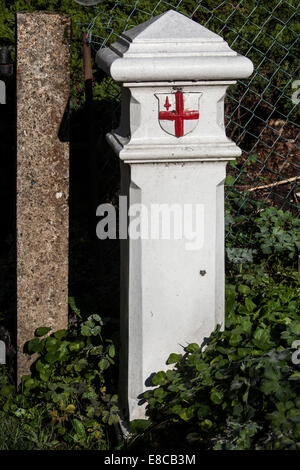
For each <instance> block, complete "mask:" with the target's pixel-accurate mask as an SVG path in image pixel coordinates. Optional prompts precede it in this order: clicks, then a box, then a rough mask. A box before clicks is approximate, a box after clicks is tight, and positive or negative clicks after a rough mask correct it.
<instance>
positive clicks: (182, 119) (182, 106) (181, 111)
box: [155, 91, 201, 137]
mask: <svg viewBox="0 0 300 470" xmlns="http://www.w3.org/2000/svg"><path fill="white" fill-rule="evenodd" d="M155 96H156V98H157V99H158V103H159V104H158V106H159V110H158V119H159V124H160V127H161V128H162V129H163V130H164V131H165V132H167V133H168V134H171V135H174V136H175V137H183V136H184V135H186V134H189V133H190V132H192V131H193V130H194V129H195V128H196V126H197V124H198V121H199V100H200V96H201V93H188V92H186V93H183V92H181V91H176V92H174V93H169V94H166V93H156V94H155Z"/></svg>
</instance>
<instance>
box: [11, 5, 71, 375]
mask: <svg viewBox="0 0 300 470" xmlns="http://www.w3.org/2000/svg"><path fill="white" fill-rule="evenodd" d="M16 22H17V25H16V26H17V60H16V67H17V69H16V71H17V325H18V326H17V328H18V331H17V342H18V345H17V346H18V358H17V359H18V379H20V378H21V377H22V375H23V374H26V373H28V370H29V367H30V362H31V361H30V360H29V359H28V358H27V357H26V356H25V355H24V354H23V346H24V343H25V342H26V341H28V340H29V339H31V338H32V337H33V334H34V330H35V329H36V328H37V327H39V326H51V327H52V328H53V329H54V330H58V329H60V328H65V327H66V326H67V321H68V214H69V210H68V198H69V144H68V142H67V140H68V137H67V135H66V132H65V122H64V120H65V116H64V115H65V111H66V107H67V104H68V98H69V67H70V51H69V38H70V19H69V17H68V16H65V15H58V14H52V13H51V14H49V13H44V12H34V13H17V18H16Z"/></svg>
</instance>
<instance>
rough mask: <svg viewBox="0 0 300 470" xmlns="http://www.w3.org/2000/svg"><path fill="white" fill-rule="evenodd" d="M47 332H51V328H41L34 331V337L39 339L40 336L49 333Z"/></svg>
mask: <svg viewBox="0 0 300 470" xmlns="http://www.w3.org/2000/svg"><path fill="white" fill-rule="evenodd" d="M49 331H51V328H49V327H47V326H41V327H40V328H37V329H36V330H35V332H34V335H35V336H37V337H38V338H40V337H41V336H45V335H46V334H47V333H49Z"/></svg>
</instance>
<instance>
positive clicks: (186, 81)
mask: <svg viewBox="0 0 300 470" xmlns="http://www.w3.org/2000/svg"><path fill="white" fill-rule="evenodd" d="M97 63H98V65H99V67H101V68H102V69H104V70H105V71H106V72H107V73H109V74H110V75H111V77H112V78H113V79H115V80H116V81H117V82H120V83H121V84H122V86H123V101H122V106H123V108H122V117H121V123H120V126H119V128H118V129H116V130H114V131H112V132H111V133H110V134H108V136H107V138H108V141H109V142H110V144H111V146H112V147H113V149H114V150H115V152H116V153H117V154H118V155H119V157H120V159H121V169H122V183H121V186H122V187H121V193H122V194H123V195H126V196H127V197H128V207H129V210H130V213H129V217H128V221H129V227H130V226H131V222H133V226H134V225H135V226H136V223H135V221H134V219H133V218H132V216H134V215H135V216H136V213H135V212H136V207H137V206H134V205H135V204H137V205H138V206H140V227H141V231H140V233H141V236H140V237H139V238H138V237H136V233H135V231H136V230H133V231H130V234H131V236H130V237H129V239H128V240H126V241H122V253H121V264H122V266H121V283H122V285H121V291H122V294H121V295H122V298H121V325H122V332H121V339H122V350H121V361H122V362H121V387H120V398H121V407H122V412H123V413H124V414H125V415H126V414H127V415H129V419H130V420H132V419H136V418H142V417H143V416H144V408H143V406H142V405H141V403H140V402H139V399H138V397H139V395H140V394H141V393H142V392H144V391H145V389H146V388H147V385H149V381H148V379H149V377H151V374H152V373H154V372H157V371H159V370H161V369H165V368H166V365H165V361H166V359H167V357H168V355H169V354H170V353H171V352H178V353H180V352H183V350H182V346H185V345H187V344H188V343H192V342H196V343H198V344H201V343H202V340H203V338H204V337H207V336H209V335H210V333H211V332H212V331H213V329H214V328H215V326H216V324H222V325H224V192H223V184H224V179H225V167H226V162H227V161H229V160H232V159H234V158H236V157H237V156H239V155H240V153H241V152H240V149H239V148H238V147H237V146H236V145H235V144H234V143H233V142H232V141H231V140H230V139H228V138H227V137H226V134H225V128H224V97H225V92H226V88H227V87H228V85H231V84H233V83H235V81H234V80H235V79H237V78H245V77H248V76H249V75H250V74H251V73H252V70H253V66H252V63H251V61H250V60H249V59H247V58H245V57H242V56H240V55H238V54H237V53H236V52H234V51H233V50H231V49H230V48H229V46H228V44H227V43H226V42H225V41H224V40H223V39H222V38H221V37H220V36H218V35H217V34H215V33H213V32H211V31H209V30H208V29H206V28H204V27H203V26H201V25H199V24H197V23H195V22H194V21H192V20H190V19H188V18H187V17H185V16H183V15H181V14H179V13H176V12H174V11H168V12H167V13H165V14H162V15H160V16H157V17H155V18H153V19H151V20H150V21H147V22H146V23H144V24H141V25H139V26H137V27H136V28H133V29H131V30H129V31H126V32H124V33H123V34H122V36H121V38H120V39H119V40H118V41H117V42H116V43H114V44H113V45H112V46H111V47H110V48H107V49H103V50H100V51H99V52H98V54H97ZM158 213H159V214H160V216H161V217H160V218H159V216H158ZM172 217H173V221H172V223H171V222H170V219H172ZM192 223H193V225H192ZM164 224H165V228H164ZM130 230H131V227H130Z"/></svg>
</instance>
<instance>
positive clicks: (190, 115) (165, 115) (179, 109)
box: [159, 91, 199, 137]
mask: <svg viewBox="0 0 300 470" xmlns="http://www.w3.org/2000/svg"><path fill="white" fill-rule="evenodd" d="M175 100H176V110H174V111H169V108H170V106H171V105H170V103H169V98H168V97H166V101H165V104H164V107H165V108H166V109H167V111H160V113H159V119H160V120H163V121H175V135H176V137H182V136H183V133H184V121H187V120H188V121H191V120H193V119H199V112H198V111H184V106H183V93H182V92H181V91H177V92H176V93H175Z"/></svg>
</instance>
